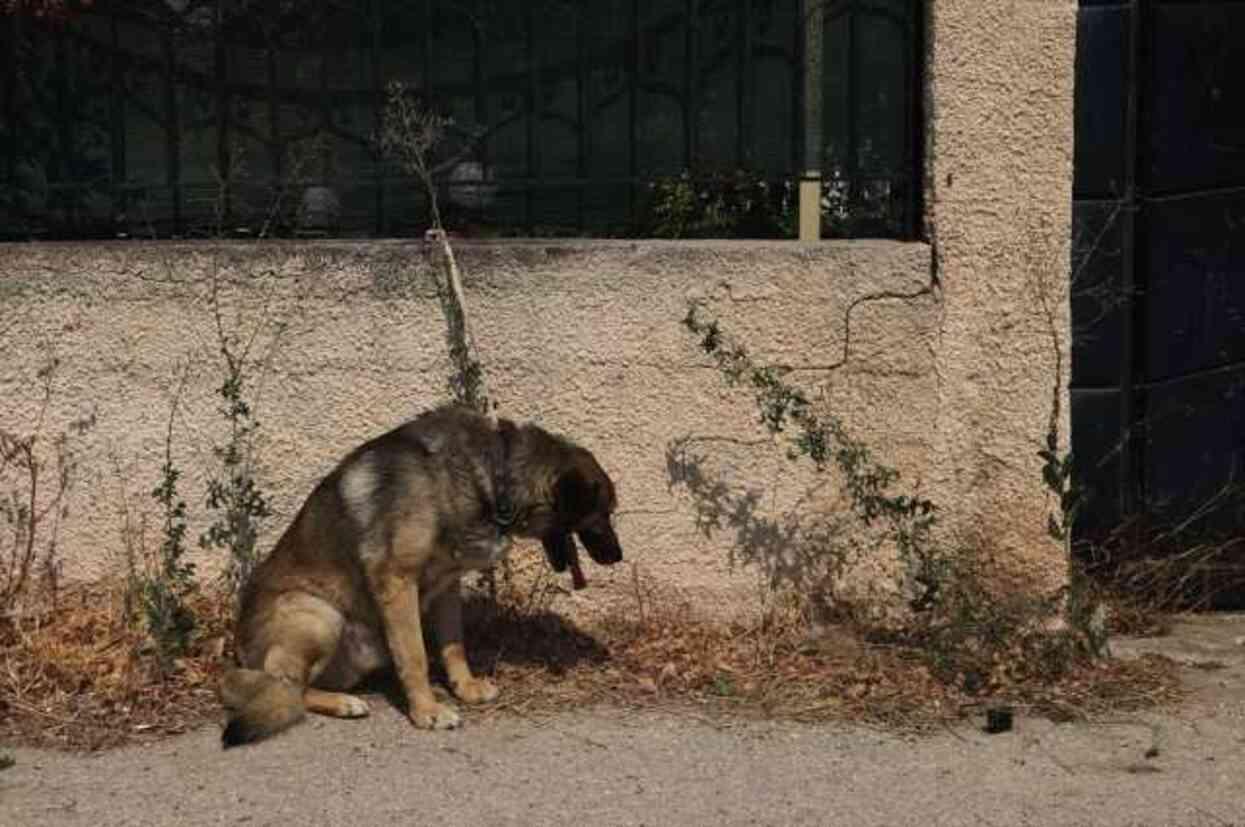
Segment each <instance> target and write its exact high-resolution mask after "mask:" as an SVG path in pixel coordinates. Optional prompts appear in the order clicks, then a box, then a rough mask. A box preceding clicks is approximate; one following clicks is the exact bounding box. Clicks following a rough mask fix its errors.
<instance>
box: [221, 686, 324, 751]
mask: <svg viewBox="0 0 1245 827" xmlns="http://www.w3.org/2000/svg"><path fill="white" fill-rule="evenodd" d="M220 697H221V701H222V702H223V703H224V705H225V708H226V709H227V710H228V711H229V721H228V723H226V724H225V731H224V732H223V733H221V738H220V740H221V744H223V745H224V747H225V748H226V749H228V748H229V747H236V746H238V745H239V744H249V743H251V742H253V741H258V740H260V739H262V738H267V737H268V736H270V735H276V734H277V733H278V732H281V731H282V730H285V729H289V728H290V727H292V726H293V725H294V724H296V723H298V722H299V721H301V720H302V719H303V716H304V715H305V714H306V712H307V708H306V706H304V704H303V688H302V687H301V686H298V685H296V684H294V683H291V682H289V681H283V680H281V679H280V678H276V677H273V676H272V675H269V674H268V673H267V672H261V671H259V670H258V669H230V670H229V671H228V672H226V673H225V676H224V678H222V679H221V683H220Z"/></svg>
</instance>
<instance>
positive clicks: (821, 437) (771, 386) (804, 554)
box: [667, 306, 1144, 714]
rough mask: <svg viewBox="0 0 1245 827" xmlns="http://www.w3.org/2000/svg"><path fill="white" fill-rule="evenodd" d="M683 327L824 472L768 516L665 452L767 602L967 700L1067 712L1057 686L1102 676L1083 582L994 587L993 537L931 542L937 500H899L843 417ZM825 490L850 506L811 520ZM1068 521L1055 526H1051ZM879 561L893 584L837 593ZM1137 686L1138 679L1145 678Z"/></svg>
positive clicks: (1049, 470)
mask: <svg viewBox="0 0 1245 827" xmlns="http://www.w3.org/2000/svg"><path fill="white" fill-rule="evenodd" d="M684 326H685V327H686V328H687V329H688V331H689V332H690V333H691V334H693V335H694V336H696V337H697V339H698V343H699V346H700V348H701V349H702V351H703V352H704V353H705V354H706V355H707V356H709V357H710V358H711V359H712V360H713V362H714V364H715V366H716V367H717V368H718V370H719V371H720V372H721V374H722V375H723V377H724V378H725V380H726V381H727V383H728V384H730V385H732V386H742V387H746V388H748V389H749V390H751V392H752V393H753V395H754V398H755V401H756V403H757V406H758V410H759V414H760V417H759V418H760V424H761V425H762V427H763V428H764V429H765V430H766V431H767V432H768V433H769V434H770V435H771V436H779V435H785V436H787V437H788V439H789V447H788V451H787V458H788V459H789V460H791V461H797V460H800V459H804V460H807V461H810V462H811V463H812V465H813V467H814V469H815V471H816V472H817V473H818V475H819V476H821V475H825V476H822V481H821V482H820V483H819V484H818V485H815V486H814V487H813V488H811V489H810V490H809V491H808V492H806V494H805V496H804V497H802V498H801V499H800V500H799V501H798V502H797V503H796V504H795V505H794V506H793V508H792V509H791V510H790V511H789V512H788V513H785V514H780V515H778V516H769V515H767V514H765V513H764V509H763V508H762V505H763V502H762V499H763V495H762V494H761V492H760V491H758V490H755V489H754V490H747V489H739V488H732V486H731V485H730V484H728V483H727V482H726V481H724V480H722V479H714V478H713V477H712V476H710V475H709V474H708V473H707V472H706V470H705V469H706V467H707V465H708V457H707V456H706V454H704V453H696V452H694V451H693V450H692V446H693V445H695V444H697V442H698V438H695V437H690V438H683V439H679V440H676V441H674V442H673V443H672V444H671V445H670V446H669V448H668V451H667V471H668V475H669V477H670V484H671V486H672V488H673V487H681V488H684V489H686V491H687V493H688V494H689V495H690V497H691V499H692V501H693V508H694V512H695V519H696V521H697V524H698V526H699V527H700V528H701V530H702V531H704V532H706V533H709V534H711V533H713V532H715V531H719V530H723V529H726V530H729V531H733V532H734V545H733V551H732V560H731V562H732V563H733V564H738V565H742V566H750V567H754V568H756V569H758V570H759V571H760V572H761V574H762V576H763V578H764V579H765V581H766V586H767V588H768V589H769V590H770V591H771V592H772V593H773V594H777V595H781V596H782V598H783V599H781V600H774V602H776V603H779V604H783V603H785V604H787V605H791V604H794V605H796V606H797V607H798V608H799V611H800V613H801V615H802V616H803V618H804V621H805V622H807V623H810V624H811V625H812V626H813V627H814V628H816V626H817V625H818V624H830V625H834V626H838V627H840V628H846V629H850V631H851V633H852V634H853V635H855V636H856V637H858V638H859V639H860V640H862V641H864V642H865V643H866V644H867V645H872V646H887V647H894V648H897V649H899V650H902V651H904V652H907V653H908V656H909V657H910V658H911V659H912V661H913V662H914V663H919V664H921V665H922V667H923V668H925V669H928V670H929V672H930V673H931V674H932V675H934V676H935V677H936V678H937V679H938V680H939V681H940V682H942V683H943V684H944V685H947V686H949V687H950V688H952V689H953V690H954V691H956V692H959V693H963V695H964V697H965V698H967V699H969V700H970V701H971V700H979V701H982V702H985V701H987V700H990V699H1006V700H1008V701H1009V702H1028V703H1030V704H1032V705H1034V706H1036V707H1039V708H1043V709H1046V710H1047V711H1052V712H1059V713H1060V714H1069V707H1075V706H1076V704H1066V703H1061V702H1060V701H1059V698H1061V697H1066V696H1065V694H1064V693H1065V690H1068V687H1070V686H1072V685H1080V683H1081V682H1083V681H1084V680H1086V679H1087V678H1086V676H1090V678H1089V679H1090V680H1091V683H1092V676H1093V675H1094V674H1103V675H1105V674H1106V672H1103V671H1102V670H1103V668H1104V664H1105V662H1106V660H1105V658H1104V656H1105V650H1104V645H1103V643H1104V642H1103V640H1102V639H1101V635H1100V633H1099V631H1098V630H1097V629H1092V628H1089V627H1087V625H1086V623H1085V619H1086V618H1087V617H1089V616H1091V615H1092V612H1087V611H1085V609H1084V607H1083V606H1082V605H1081V604H1082V603H1083V602H1084V598H1083V596H1081V595H1079V594H1076V593H1074V592H1073V591H1070V589H1072V588H1074V587H1075V584H1076V583H1078V578H1075V577H1074V578H1071V581H1070V583H1071V584H1072V585H1070V586H1065V587H1062V588H1060V589H1058V590H1055V591H1054V592H1053V593H1049V594H1046V593H1042V592H1040V591H1039V590H1037V589H1036V588H1035V589H1033V590H1024V589H1020V590H1017V589H1014V588H1009V586H1008V584H1007V581H1005V580H1003V579H1001V578H1002V577H1005V576H1006V565H1005V563H1006V561H1003V560H1000V559H998V557H997V555H996V554H995V553H994V550H993V549H992V548H991V545H990V543H989V541H988V540H987V539H985V538H983V537H981V536H975V537H974V536H969V537H958V538H953V539H950V540H948V539H944V538H943V537H941V536H938V535H936V534H935V533H934V530H933V529H934V527H935V520H936V518H937V513H938V510H937V508H936V507H935V505H934V503H933V502H931V501H929V500H928V499H925V498H923V497H920V496H915V495H910V494H904V493H895V489H896V488H897V487H898V485H899V482H900V477H899V474H898V472H897V471H896V470H894V469H892V468H889V467H887V466H886V465H884V464H882V463H881V462H879V461H878V460H877V459H876V458H875V457H874V455H873V453H872V451H871V450H870V449H869V447H868V446H867V445H865V444H864V443H863V442H861V441H860V440H858V439H857V438H855V437H854V436H853V435H852V434H851V433H850V432H849V430H848V428H847V427H846V425H845V424H844V423H843V422H842V421H841V420H839V419H838V418H837V417H836V416H834V415H833V414H830V413H824V412H821V411H819V410H818V409H817V408H816V407H815V406H814V405H813V404H812V403H811V401H810V400H809V398H808V397H807V396H806V395H805V394H804V392H803V391H801V390H800V389H798V388H795V387H793V386H791V385H789V384H788V383H787V382H786V381H785V378H784V376H783V375H782V373H781V372H780V371H778V370H777V369H775V368H770V367H764V366H762V365H760V364H758V363H757V362H756V361H755V360H754V359H753V358H752V356H751V355H750V354H749V353H748V351H747V349H746V348H745V347H744V346H742V345H740V344H738V343H736V342H734V341H732V340H731V339H730V338H729V336H728V335H727V334H725V333H724V332H723V331H722V329H721V328H720V326H719V325H718V324H717V323H716V322H714V321H705V320H703V319H702V318H701V316H700V314H699V310H698V308H697V307H695V306H693V307H692V308H691V309H690V311H689V313H688V315H687V317H686V318H685V319H684ZM702 441H703V438H702ZM710 441H711V440H710ZM1044 473H1045V481H1046V484H1047V485H1048V486H1051V487H1052V489H1055V490H1058V491H1062V490H1064V488H1065V487H1066V477H1067V474H1066V472H1065V469H1064V467H1063V465H1062V464H1060V463H1058V462H1055V463H1052V462H1050V461H1049V458H1048V464H1047V467H1046V469H1045V472H1044ZM1035 482H1036V481H1035ZM832 486H837V488H838V490H839V492H840V493H841V495H842V496H843V499H844V502H845V506H846V507H845V508H844V509H843V510H842V511H841V513H837V514H830V515H828V516H827V515H818V514H816V513H815V511H814V509H812V508H811V503H812V498H813V497H814V496H815V495H816V496H818V497H824V496H825V493H826V489H827V488H830V487H832ZM1063 504H1064V506H1065V507H1067V506H1068V505H1069V504H1070V502H1069V498H1065V499H1064V502H1063ZM1065 518H1066V515H1064V516H1062V517H1060V518H1059V519H1058V521H1057V522H1056V521H1055V520H1052V531H1054V529H1055V527H1057V526H1058V527H1062V525H1063V522H1064V520H1065ZM887 552H889V553H892V554H893V559H894V561H895V563H896V564H897V584H896V586H897V588H896V589H894V590H892V591H890V592H887V591H885V590H879V589H876V588H874V589H866V590H865V591H860V590H858V589H853V590H851V593H850V594H848V593H846V592H844V591H843V590H842V587H843V585H844V575H845V574H847V573H848V572H849V570H850V569H851V568H852V567H853V566H855V565H856V564H858V563H861V562H867V561H868V560H869V559H870V558H871V557H875V558H876V557H877V556H878V555H880V554H883V553H887ZM896 597H898V598H900V599H899V600H898V601H897V600H896ZM1130 668H1132V666H1130V665H1129V664H1125V663H1112V664H1111V665H1110V670H1121V669H1122V670H1124V672H1127V671H1128V670H1129V669H1130ZM1110 670H1109V671H1110ZM1112 674H1114V675H1115V677H1117V678H1118V677H1120V673H1119V672H1118V671H1114V672H1112ZM1139 680H1140V682H1142V683H1144V680H1141V679H1140V674H1139ZM1126 682H1127V681H1126Z"/></svg>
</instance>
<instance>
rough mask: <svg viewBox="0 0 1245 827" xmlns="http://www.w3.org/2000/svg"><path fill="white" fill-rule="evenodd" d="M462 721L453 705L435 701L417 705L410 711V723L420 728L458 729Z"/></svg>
mask: <svg viewBox="0 0 1245 827" xmlns="http://www.w3.org/2000/svg"><path fill="white" fill-rule="evenodd" d="M462 722H463V721H462V718H460V717H458V712H457V711H455V709H454V708H453V707H450V706H446V705H445V704H442V703H436V702H435V701H434V702H433V703H431V704H427V705H423V706H417V707H416V708H415V710H414V711H413V712H412V713H411V723H413V724H415V726H417V727H419V728H420V729H458V727H459V726H461V725H462Z"/></svg>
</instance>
